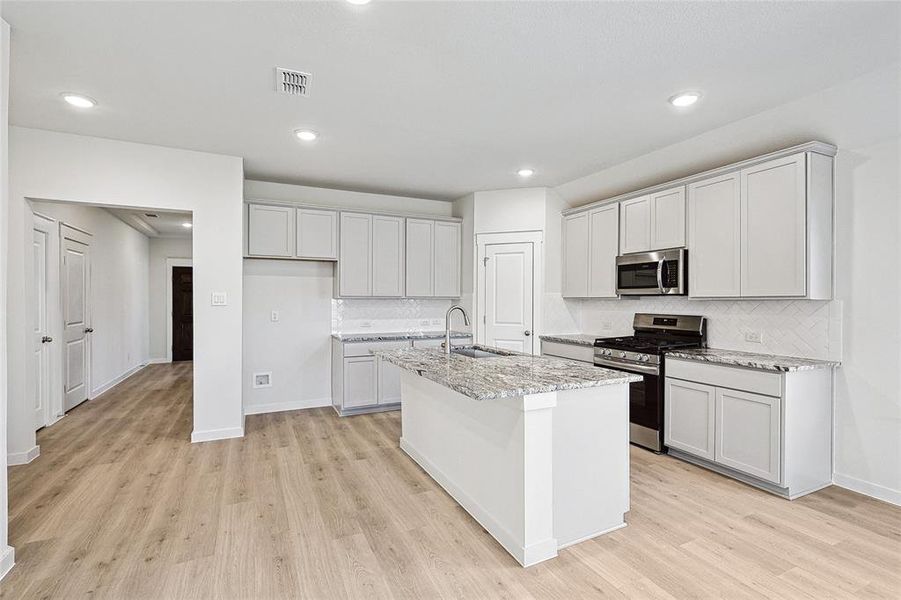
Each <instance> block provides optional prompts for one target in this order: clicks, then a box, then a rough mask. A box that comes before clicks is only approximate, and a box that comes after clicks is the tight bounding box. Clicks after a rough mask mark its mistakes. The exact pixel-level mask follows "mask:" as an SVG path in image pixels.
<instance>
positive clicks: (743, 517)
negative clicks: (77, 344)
mask: <svg viewBox="0 0 901 600" xmlns="http://www.w3.org/2000/svg"><path fill="white" fill-rule="evenodd" d="M190 394H191V366H190V364H177V365H153V366H150V367H148V368H146V369H144V370H143V371H141V372H139V373H138V374H136V375H134V376H133V377H132V378H130V379H128V380H127V381H125V382H124V383H122V384H121V385H119V386H118V387H116V388H115V389H113V390H111V391H110V392H108V393H106V394H105V395H103V396H102V397H100V398H98V399H96V400H93V401H91V402H88V403H86V404H84V405H82V406H80V407H78V408H76V409H75V410H73V411H72V412H71V413H70V414H69V415H68V416H67V417H66V418H65V419H63V420H62V421H61V422H60V423H58V424H57V425H54V426H53V427H51V428H50V429H49V430H46V431H41V432H40V433H39V434H38V441H39V443H40V446H41V456H40V457H39V458H38V459H37V460H35V461H34V462H33V463H31V464H29V465H24V466H20V467H12V468H10V469H9V484H10V497H9V504H10V527H9V534H10V544H11V545H13V546H15V548H16V559H17V564H16V566H15V568H14V569H13V571H12V572H10V574H9V575H7V577H6V579H5V580H4V581H3V582H2V583H0V596H2V597H4V598H66V599H71V598H84V597H92V598H121V599H137V598H154V599H163V598H166V599H168V598H210V599H214V598H215V599H227V598H304V599H324V598H364V597H365V598H495V597H496V598H511V599H512V598H515V599H519V598H560V599H567V600H569V599H572V598H729V599H733V598H735V599H741V598H817V599H822V598H899V597H901V509H898V508H896V507H893V506H890V505H888V504H884V503H881V502H878V501H875V500H871V499H869V498H866V497H864V496H860V495H857V494H854V493H851V492H848V491H844V490H841V489H838V488H834V487H833V488H829V489H827V490H824V491H822V492H818V493H816V494H813V495H811V496H808V497H806V498H803V499H800V500H796V501H795V502H787V501H785V500H782V499H779V498H776V497H773V496H770V495H768V494H766V493H763V492H760V491H757V490H755V489H752V488H749V487H746V486H744V485H742V484H739V483H737V482H734V481H731V480H728V479H726V478H723V477H720V476H718V475H714V474H712V473H709V472H706V471H704V470H702V469H699V468H697V467H693V466H691V465H688V464H685V463H682V462H679V461H677V460H675V459H672V458H669V457H666V456H655V455H653V454H651V453H648V452H645V451H643V450H639V449H633V450H632V512H631V513H630V514H629V516H628V522H629V526H628V527H626V528H625V529H622V530H619V531H616V532H614V533H612V534H609V535H606V536H603V537H601V538H598V539H595V540H592V541H588V542H584V543H582V544H579V545H577V546H573V547H571V548H568V549H566V550H563V551H562V552H561V553H560V556H559V557H558V558H557V559H555V560H551V561H548V562H545V563H542V564H539V565H536V566H534V567H531V568H529V569H522V568H521V567H519V566H518V565H517V564H516V563H515V562H514V561H513V559H512V558H511V557H510V556H508V555H507V553H506V552H504V551H503V550H502V549H501V547H500V546H499V545H498V544H497V543H496V542H495V541H494V540H493V539H492V538H491V537H490V536H489V535H488V534H487V533H485V531H483V530H482V529H481V527H479V525H478V524H477V523H476V522H475V521H474V520H473V519H472V518H470V517H469V516H468V515H467V514H466V513H465V512H464V511H463V510H462V509H461V508H459V507H458V506H457V505H456V504H455V503H454V501H453V500H451V499H450V497H449V496H447V495H446V494H445V493H444V492H443V491H442V490H441V488H439V487H438V485H437V484H435V483H434V482H433V481H432V480H431V479H430V478H429V477H428V476H427V475H425V473H423V472H422V471H421V470H420V469H419V468H418V467H417V466H416V465H415V464H414V463H413V462H412V461H411V460H409V459H408V458H407V457H406V455H404V454H403V453H402V452H401V451H400V450H399V449H398V443H397V442H398V436H399V434H400V419H399V414H398V413H381V414H376V415H371V416H358V417H348V418H344V419H341V418H338V417H337V416H336V415H335V414H334V412H333V411H332V409H331V408H327V409H313V410H305V411H294V412H289V413H278V414H271V415H258V416H251V417H248V418H247V423H246V427H247V431H246V436H245V437H244V438H243V439H239V440H227V441H220V442H208V443H205V444H193V445H192V444H191V443H190V442H189V439H190V433H191V398H190Z"/></svg>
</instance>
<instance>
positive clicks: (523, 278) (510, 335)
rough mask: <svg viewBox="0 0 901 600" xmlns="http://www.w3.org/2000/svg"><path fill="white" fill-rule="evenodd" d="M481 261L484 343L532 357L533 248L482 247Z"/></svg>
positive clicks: (521, 245)
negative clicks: (483, 296) (483, 278)
mask: <svg viewBox="0 0 901 600" xmlns="http://www.w3.org/2000/svg"><path fill="white" fill-rule="evenodd" d="M485 259H486V260H485V312H484V315H485V338H484V339H485V343H487V344H488V345H489V346H496V347H498V348H505V349H508V350H515V351H517V352H524V353H526V354H532V353H533V351H534V339H535V336H534V335H532V332H533V320H534V314H533V310H532V298H533V293H534V278H535V272H534V268H533V265H534V244H532V243H531V242H517V243H506V244H486V245H485Z"/></svg>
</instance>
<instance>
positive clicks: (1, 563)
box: [0, 546, 16, 579]
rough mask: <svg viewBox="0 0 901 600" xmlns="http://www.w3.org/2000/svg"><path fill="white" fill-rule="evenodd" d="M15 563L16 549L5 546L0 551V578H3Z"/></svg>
mask: <svg viewBox="0 0 901 600" xmlns="http://www.w3.org/2000/svg"><path fill="white" fill-rule="evenodd" d="M15 564H16V549H15V548H13V547H12V546H7V547H6V549H5V550H3V552H2V553H0V579H3V578H4V577H5V576H6V574H7V573H9V571H10V569H12V568H13V565H15Z"/></svg>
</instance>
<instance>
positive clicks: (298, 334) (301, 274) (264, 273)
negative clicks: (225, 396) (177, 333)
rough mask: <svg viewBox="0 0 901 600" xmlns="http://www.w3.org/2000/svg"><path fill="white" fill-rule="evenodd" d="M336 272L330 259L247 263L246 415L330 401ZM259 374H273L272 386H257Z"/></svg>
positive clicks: (318, 404)
mask: <svg viewBox="0 0 901 600" xmlns="http://www.w3.org/2000/svg"><path fill="white" fill-rule="evenodd" d="M332 271H333V266H332V263H327V262H314V261H309V262H308V261H287V260H262V259H248V260H245V261H244V411H245V413H246V414H253V413H260V412H274V411H278V410H294V409H299V408H310V407H312V406H328V405H330V404H331V402H332V392H331V377H330V376H329V373H330V372H331V360H330V357H331V323H332V288H333V285H334V283H333V281H334V280H333V277H332ZM272 311H277V312H278V317H279V320H278V321H277V322H273V321H272V320H271V318H270V316H271V314H272ZM256 372H270V373H272V387H269V388H257V389H254V388H253V373H256Z"/></svg>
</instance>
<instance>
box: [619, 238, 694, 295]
mask: <svg viewBox="0 0 901 600" xmlns="http://www.w3.org/2000/svg"><path fill="white" fill-rule="evenodd" d="M616 293H617V294H620V295H621V296H663V295H673V296H684V295H685V294H687V293H688V260H687V253H686V252H685V248H675V249H673V250H658V251H657V252H641V253H638V254H625V255H623V256H617V257H616Z"/></svg>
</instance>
